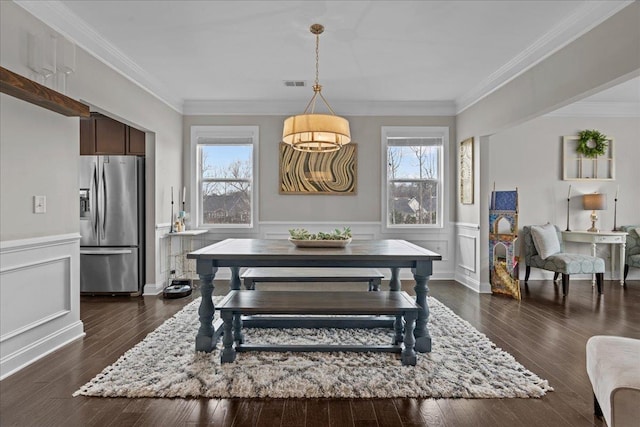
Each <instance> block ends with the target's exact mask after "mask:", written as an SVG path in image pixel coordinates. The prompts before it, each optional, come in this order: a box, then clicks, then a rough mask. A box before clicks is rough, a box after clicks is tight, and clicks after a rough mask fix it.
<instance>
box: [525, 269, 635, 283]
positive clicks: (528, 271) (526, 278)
mask: <svg viewBox="0 0 640 427" xmlns="http://www.w3.org/2000/svg"><path fill="white" fill-rule="evenodd" d="M626 271H627V270H625V272H626ZM530 273H531V267H529V266H528V265H527V266H526V267H525V270H524V283H527V282H528V281H529V274H530ZM625 277H627V276H626V275H625Z"/></svg>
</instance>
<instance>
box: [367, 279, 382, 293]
mask: <svg viewBox="0 0 640 427" xmlns="http://www.w3.org/2000/svg"><path fill="white" fill-rule="evenodd" d="M369 290H370V291H374V292H378V291H380V279H371V280H369Z"/></svg>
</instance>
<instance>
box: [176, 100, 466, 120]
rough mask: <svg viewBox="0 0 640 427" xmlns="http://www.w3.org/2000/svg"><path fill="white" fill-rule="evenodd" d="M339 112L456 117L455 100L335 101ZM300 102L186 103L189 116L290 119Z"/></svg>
mask: <svg viewBox="0 0 640 427" xmlns="http://www.w3.org/2000/svg"><path fill="white" fill-rule="evenodd" d="M331 104H332V107H333V109H334V110H335V111H338V112H339V113H340V115H345V116H455V113H456V109H455V104H454V102H453V101H424V102H423V101H407V102H400V101H389V102H385V101H335V100H333V101H332V102H331ZM302 107H303V104H301V103H300V101H205V100H202V101H196V100H192V101H189V100H187V101H185V102H184V107H183V114H185V115H223V116H229V115H243V116H246V115H256V116H263V115H267V116H273V115H284V116H290V115H294V114H301V113H302Z"/></svg>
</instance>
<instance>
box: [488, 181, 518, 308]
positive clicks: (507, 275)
mask: <svg viewBox="0 0 640 427" xmlns="http://www.w3.org/2000/svg"><path fill="white" fill-rule="evenodd" d="M516 240H518V189H517V188H516V190H515V191H495V190H494V191H492V192H491V202H490V204H489V263H490V269H489V275H490V282H491V292H492V293H494V294H504V295H509V296H512V297H513V298H515V299H517V300H520V298H521V296H520V280H518V257H517V256H516V255H515V246H516Z"/></svg>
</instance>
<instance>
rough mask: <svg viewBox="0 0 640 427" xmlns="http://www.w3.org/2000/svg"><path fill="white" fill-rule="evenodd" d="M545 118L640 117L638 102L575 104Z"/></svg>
mask: <svg viewBox="0 0 640 427" xmlns="http://www.w3.org/2000/svg"><path fill="white" fill-rule="evenodd" d="M545 117H640V102H588V101H585V102H576V103H573V104H570V105H567V106H566V107H563V108H560V109H558V110H556V111H553V112H551V113H548V114H545Z"/></svg>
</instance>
